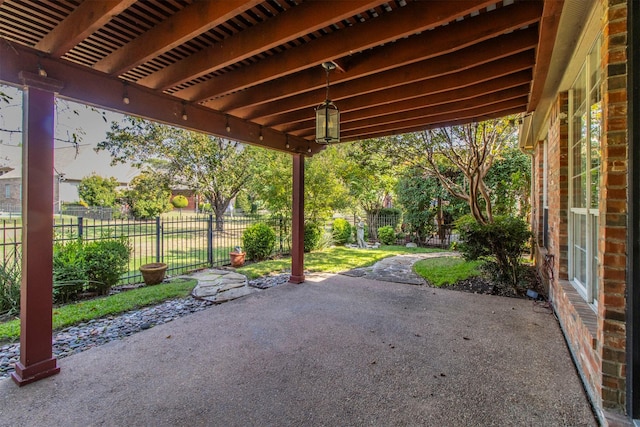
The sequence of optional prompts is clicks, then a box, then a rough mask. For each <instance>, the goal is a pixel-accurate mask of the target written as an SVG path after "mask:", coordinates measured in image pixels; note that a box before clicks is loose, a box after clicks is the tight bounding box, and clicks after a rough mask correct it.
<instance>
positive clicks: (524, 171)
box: [486, 147, 531, 216]
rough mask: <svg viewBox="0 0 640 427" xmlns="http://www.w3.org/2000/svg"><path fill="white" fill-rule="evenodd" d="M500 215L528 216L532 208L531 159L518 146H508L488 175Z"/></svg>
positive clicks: (495, 208)
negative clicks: (530, 197)
mask: <svg viewBox="0 0 640 427" xmlns="http://www.w3.org/2000/svg"><path fill="white" fill-rule="evenodd" d="M486 182H487V185H488V186H489V188H491V189H492V192H491V195H492V203H493V205H494V210H495V213H496V214H498V215H517V216H526V215H527V214H528V213H529V210H530V201H529V192H530V191H531V160H530V158H529V156H527V155H526V154H524V153H523V152H522V151H520V150H519V149H518V148H516V147H507V148H506V149H505V150H504V151H503V152H502V155H501V156H500V157H499V158H498V159H496V161H495V162H494V163H493V166H492V167H491V169H489V173H488V174H487V177H486Z"/></svg>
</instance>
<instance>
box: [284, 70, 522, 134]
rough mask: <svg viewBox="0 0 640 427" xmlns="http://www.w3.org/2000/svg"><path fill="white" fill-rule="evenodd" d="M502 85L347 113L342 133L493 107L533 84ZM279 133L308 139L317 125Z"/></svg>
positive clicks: (497, 82) (306, 123)
mask: <svg viewBox="0 0 640 427" xmlns="http://www.w3.org/2000/svg"><path fill="white" fill-rule="evenodd" d="M524 74H528V73H524ZM503 81H507V80H506V79H504V78H503V79H496V80H491V81H489V82H484V83H481V84H477V85H473V86H469V87H465V88H461V89H456V90H453V91H447V92H441V93H437V94H434V95H428V96H423V97H417V98H412V99H409V100H402V101H398V102H394V103H390V104H383V105H378V106H375V107H370V108H363V109H359V110H351V111H347V112H346V113H342V114H341V115H340V126H341V127H342V129H345V128H347V127H349V128H351V127H350V126H349V125H350V124H351V123H352V122H354V123H358V122H360V121H363V120H367V119H376V120H377V121H379V122H383V121H386V120H389V119H391V118H392V117H406V118H409V117H413V116H424V115H432V114H436V113H439V112H443V111H448V112H454V111H461V110H465V109H468V108H470V107H473V106H479V105H485V104H491V103H495V102H498V101H500V100H506V99H513V98H515V97H520V96H527V95H528V93H529V87H530V80H528V81H525V82H522V83H521V84H519V85H515V86H503V85H502V84H501V83H502V82H503ZM276 129H278V130H281V131H284V130H285V129H286V132H287V133H290V134H292V135H299V136H305V135H309V134H310V133H313V132H314V131H315V121H314V120H313V118H310V119H309V120H306V121H304V122H299V123H297V124H296V125H295V126H278V127H276Z"/></svg>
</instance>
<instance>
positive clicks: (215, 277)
mask: <svg viewBox="0 0 640 427" xmlns="http://www.w3.org/2000/svg"><path fill="white" fill-rule="evenodd" d="M189 277H190V278H192V279H196V280H198V284H197V285H196V287H195V288H194V289H193V291H192V292H191V294H192V295H193V297H194V298H198V299H202V300H205V301H210V302H215V303H222V302H226V301H231V300H234V299H236V298H240V297H243V296H246V295H249V294H252V293H254V292H258V291H259V290H260V289H258V288H255V287H252V286H249V283H248V282H247V278H246V277H245V276H244V275H242V274H239V273H235V272H233V271H228V270H218V269H215V268H211V269H207V270H203V271H198V272H196V273H193V274H190V275H189Z"/></svg>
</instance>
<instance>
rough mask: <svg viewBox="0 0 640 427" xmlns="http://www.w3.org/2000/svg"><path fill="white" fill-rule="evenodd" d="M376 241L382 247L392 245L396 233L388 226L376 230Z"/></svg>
mask: <svg viewBox="0 0 640 427" xmlns="http://www.w3.org/2000/svg"><path fill="white" fill-rule="evenodd" d="M378 239H380V242H381V243H382V244H383V245H392V244H393V243H395V241H396V232H395V231H394V229H393V227H391V226H390V225H385V226H384V227H380V228H378Z"/></svg>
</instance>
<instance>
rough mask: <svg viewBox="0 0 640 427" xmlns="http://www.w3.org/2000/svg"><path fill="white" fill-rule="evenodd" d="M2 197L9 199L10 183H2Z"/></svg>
mask: <svg viewBox="0 0 640 427" xmlns="http://www.w3.org/2000/svg"><path fill="white" fill-rule="evenodd" d="M4 198H5V199H10V198H11V185H10V184H5V185H4Z"/></svg>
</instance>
